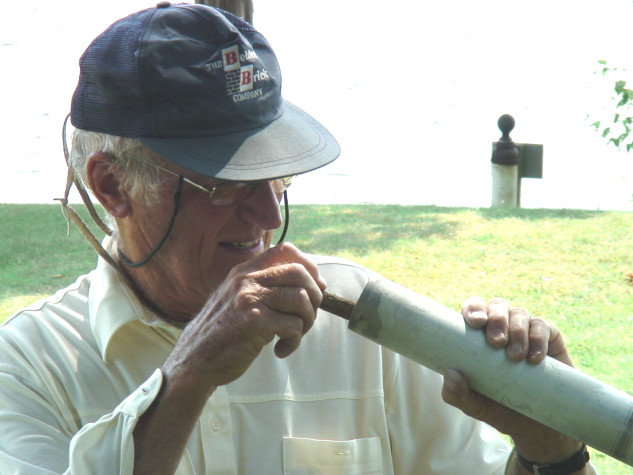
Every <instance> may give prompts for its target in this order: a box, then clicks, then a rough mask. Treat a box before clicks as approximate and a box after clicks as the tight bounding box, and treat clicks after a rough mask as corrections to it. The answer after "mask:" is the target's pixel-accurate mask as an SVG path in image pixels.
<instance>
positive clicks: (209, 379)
mask: <svg viewBox="0 0 633 475" xmlns="http://www.w3.org/2000/svg"><path fill="white" fill-rule="evenodd" d="M325 285H326V284H325V281H324V280H323V278H322V277H320V276H319V272H318V269H317V266H316V265H315V264H314V263H313V262H312V261H310V260H309V259H308V258H307V257H306V256H305V255H304V254H303V253H301V252H300V251H299V250H298V249H297V248H296V247H295V246H293V245H292V244H288V243H283V244H280V245H279V246H275V247H273V248H271V249H269V250H268V251H266V252H264V253H262V254H261V255H259V256H258V257H256V258H254V259H252V260H250V261H248V262H246V263H244V264H242V265H238V266H236V267H235V268H234V269H233V270H232V271H231V273H230V274H229V276H228V277H227V279H226V280H225V281H224V283H223V284H222V286H220V288H219V289H218V290H217V291H216V292H215V293H214V294H213V296H211V298H210V299H209V301H208V302H207V304H206V305H205V307H204V308H203V309H202V311H201V312H200V313H199V314H198V315H197V316H196V317H195V318H194V319H193V320H192V321H191V322H190V323H189V324H188V325H187V327H186V328H185V330H184V332H183V334H182V336H181V337H180V339H179V341H178V344H177V345H176V347H175V348H174V350H173V352H172V353H171V355H170V356H169V358H168V359H167V362H166V363H165V366H164V368H163V371H164V373H165V374H166V376H167V377H168V378H169V377H170V376H176V375H177V377H186V378H187V380H189V381H191V382H193V381H197V382H200V383H202V384H204V385H206V388H204V389H206V390H209V389H211V390H212V388H213V387H215V386H220V385H224V384H228V383H230V382H232V381H234V380H235V379H237V378H239V377H240V376H241V375H242V374H243V373H244V372H245V371H246V370H247V369H248V367H249V366H250V364H251V363H252V362H253V360H254V359H255V358H256V357H257V355H258V354H259V353H260V351H261V350H262V348H263V347H264V345H266V344H268V343H270V342H271V341H272V340H273V339H274V338H275V337H276V336H277V337H279V341H277V343H276V345H275V354H276V355H277V356H278V357H280V358H284V357H286V356H288V355H290V354H291V353H292V352H293V351H295V350H296V349H297V348H298V347H299V343H300V342H301V339H302V337H303V335H305V333H306V332H307V331H308V330H309V329H310V328H312V325H313V324H314V319H315V317H316V311H317V308H318V307H319V304H320V303H321V298H322V291H323V289H325ZM189 378H191V379H189ZM201 389H202V388H201ZM204 389H203V390H204Z"/></svg>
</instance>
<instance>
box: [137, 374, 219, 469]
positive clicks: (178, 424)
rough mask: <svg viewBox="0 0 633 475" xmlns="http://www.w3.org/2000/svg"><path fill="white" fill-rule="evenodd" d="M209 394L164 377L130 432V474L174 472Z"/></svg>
mask: <svg viewBox="0 0 633 475" xmlns="http://www.w3.org/2000/svg"><path fill="white" fill-rule="evenodd" d="M209 396H210V394H206V392H200V391H197V390H194V389H192V388H191V387H189V385H187V384H186V383H184V382H183V381H180V380H178V378H173V377H169V376H167V375H165V381H164V384H163V386H162V387H161V391H160V393H159V394H158V396H157V397H156V399H155V400H154V402H153V403H152V405H151V406H150V407H149V408H148V410H147V411H146V412H145V413H144V414H143V415H142V416H141V417H140V419H139V421H138V423H137V425H136V427H135V429H134V475H145V474H156V473H165V474H170V473H174V472H175V471H176V469H177V467H178V463H179V462H180V459H181V457H182V454H183V453H184V450H185V447H186V445H187V441H188V440H189V437H190V435H191V432H192V430H193V428H194V426H195V424H196V422H197V420H198V418H199V417H200V414H201V412H202V409H203V408H204V405H205V403H206V401H207V399H208V397H209Z"/></svg>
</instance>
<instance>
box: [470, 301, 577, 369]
mask: <svg viewBox="0 0 633 475" xmlns="http://www.w3.org/2000/svg"><path fill="white" fill-rule="evenodd" d="M462 315H463V316H464V319H465V321H466V322H467V323H468V324H469V325H470V326H472V327H474V328H483V329H485V332H486V339H487V341H488V343H489V344H490V345H491V346H494V347H496V348H506V352H507V355H508V357H509V358H510V359H512V360H514V361H521V360H524V359H527V360H528V361H529V362H530V363H540V362H541V361H542V360H543V359H544V358H545V356H546V355H550V356H553V357H555V358H557V359H559V360H561V361H563V362H565V363H566V364H569V365H571V359H570V358H569V355H568V354H567V349H566V347H565V344H564V342H563V339H562V336H561V334H560V332H559V331H558V329H557V328H556V327H555V326H554V325H552V324H551V323H548V322H546V321H545V320H542V319H540V318H533V317H532V316H531V315H530V313H529V312H528V311H527V310H526V309H524V308H522V307H510V304H509V303H508V301H507V300H505V299H502V298H498V297H497V298H493V299H491V300H490V301H488V302H486V301H484V299H482V298H481V297H471V298H469V299H467V300H465V301H464V303H463V304H462Z"/></svg>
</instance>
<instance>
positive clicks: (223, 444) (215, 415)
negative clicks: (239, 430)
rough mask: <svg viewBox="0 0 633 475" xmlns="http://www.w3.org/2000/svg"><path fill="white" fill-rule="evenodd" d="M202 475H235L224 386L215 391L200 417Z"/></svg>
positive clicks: (233, 450) (235, 469) (227, 401)
mask: <svg viewBox="0 0 633 475" xmlns="http://www.w3.org/2000/svg"><path fill="white" fill-rule="evenodd" d="M200 425H201V427H200V429H201V430H200V433H201V435H202V441H201V445H202V451H203V456H204V466H205V467H204V473H205V474H213V475H229V474H231V475H237V460H236V454H235V447H234V445H233V423H232V420H231V412H230V407H229V396H228V393H227V390H226V388H225V387H224V386H220V387H219V388H217V389H216V390H215V392H214V393H213V395H212V396H211V397H210V398H209V400H208V401H207V404H206V405H205V407H204V410H203V411H202V416H201V417H200Z"/></svg>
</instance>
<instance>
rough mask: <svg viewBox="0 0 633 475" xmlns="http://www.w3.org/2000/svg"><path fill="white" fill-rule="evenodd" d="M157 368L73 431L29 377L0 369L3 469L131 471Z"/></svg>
mask: <svg viewBox="0 0 633 475" xmlns="http://www.w3.org/2000/svg"><path fill="white" fill-rule="evenodd" d="M162 381H163V376H162V373H161V371H160V370H156V371H155V372H154V373H153V374H152V375H151V376H150V378H148V379H147V380H146V381H145V382H144V383H143V384H142V385H141V386H140V387H139V388H138V389H137V390H136V391H134V392H133V393H132V394H130V395H129V396H128V397H127V398H126V399H124V400H123V401H122V402H121V404H119V405H118V406H117V407H116V408H115V409H114V411H112V413H110V414H106V415H104V416H102V417H101V418H100V419H99V420H97V421H96V422H94V423H90V424H86V425H85V426H84V427H82V428H81V429H80V430H79V431H78V432H77V433H76V434H74V435H73V432H72V428H71V427H69V424H68V421H67V420H66V418H65V417H64V415H63V414H61V413H60V411H59V410H58V408H56V407H54V405H53V404H52V403H51V402H50V401H51V399H52V398H49V397H46V395H45V394H43V393H42V392H41V391H39V390H38V389H37V388H36V387H35V386H34V385H33V384H30V383H28V381H27V378H25V377H20V376H16V375H15V374H11V373H6V372H3V373H0V388H1V389H0V427H2V431H1V433H0V473H3V474H4V473H7V474H8V473H11V474H14V475H50V474H65V475H83V474H87V473H90V474H91V475H101V474H103V475H116V474H121V475H123V474H125V475H128V474H129V475H131V474H132V471H133V468H134V440H133V431H134V427H135V426H136V422H137V421H138V418H139V417H140V416H141V415H142V414H143V413H144V412H145V411H146V410H147V408H148V407H149V406H150V405H151V404H152V402H153V400H154V399H155V398H156V396H157V394H158V392H159V390H160V387H161V385H162Z"/></svg>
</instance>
